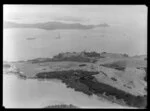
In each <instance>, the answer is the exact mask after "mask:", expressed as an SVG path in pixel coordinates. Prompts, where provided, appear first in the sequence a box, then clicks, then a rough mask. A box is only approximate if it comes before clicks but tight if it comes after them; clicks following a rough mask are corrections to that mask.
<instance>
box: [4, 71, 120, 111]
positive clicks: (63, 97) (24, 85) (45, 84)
mask: <svg viewBox="0 0 150 111" xmlns="http://www.w3.org/2000/svg"><path fill="white" fill-rule="evenodd" d="M54 104H73V105H75V106H78V107H94V108H95V107H121V106H119V105H116V104H112V103H109V102H105V101H101V100H98V99H97V97H96V96H92V97H88V96H87V95H85V94H83V93H81V92H75V91H74V89H70V88H67V87H66V85H65V84H63V83H61V81H60V80H46V81H39V80H36V79H28V80H23V79H19V78H18V77H16V76H15V75H6V74H4V76H3V105H4V106H5V107H6V108H42V107H45V106H48V105H54Z"/></svg>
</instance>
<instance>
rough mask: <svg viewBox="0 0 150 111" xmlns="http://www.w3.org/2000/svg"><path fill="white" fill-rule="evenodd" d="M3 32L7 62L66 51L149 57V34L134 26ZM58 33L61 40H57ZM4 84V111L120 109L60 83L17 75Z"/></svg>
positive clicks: (4, 81) (5, 76) (7, 79)
mask: <svg viewBox="0 0 150 111" xmlns="http://www.w3.org/2000/svg"><path fill="white" fill-rule="evenodd" d="M3 31H4V36H3V43H4V45H3V57H4V60H6V61H16V60H28V59H32V58H37V57H52V56H53V55H55V54H57V53H60V52H66V51H83V50H87V51H98V52H102V51H106V52H115V53H128V54H130V55H134V54H146V50H147V36H146V30H145V29H143V28H139V27H132V26H130V27H121V26H113V27H109V28H96V29H90V30H53V31H51V30H42V29H29V28H27V29H15V28H13V29H4V30H3ZM59 33H60V36H61V38H60V39H56V37H57V36H58V34H59ZM85 36H86V38H84V37H85ZM27 38H36V39H34V40H27ZM3 83H4V84H3V104H4V106H5V107H21V108H24V107H25V108H35V107H36V108H40V107H45V106H47V105H51V104H56V103H66V104H74V105H76V106H79V107H107V108H108V107H120V106H119V105H116V104H115V105H114V104H112V103H108V102H104V101H101V100H98V99H97V97H96V96H92V97H88V96H87V95H85V94H83V93H81V92H76V91H74V90H73V89H69V88H66V85H65V84H62V83H61V82H60V81H58V80H51V81H38V80H22V79H18V78H17V77H16V76H14V75H4V77H3Z"/></svg>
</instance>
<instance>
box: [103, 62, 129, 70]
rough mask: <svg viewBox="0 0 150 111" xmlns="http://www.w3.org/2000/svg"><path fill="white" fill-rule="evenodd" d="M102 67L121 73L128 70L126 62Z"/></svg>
mask: <svg viewBox="0 0 150 111" xmlns="http://www.w3.org/2000/svg"><path fill="white" fill-rule="evenodd" d="M101 66H104V67H108V68H113V69H117V70H121V71H124V70H125V69H126V63H125V62H124V61H117V62H113V63H110V64H102V65H101Z"/></svg>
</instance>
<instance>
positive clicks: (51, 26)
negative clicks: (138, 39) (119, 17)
mask: <svg viewBox="0 0 150 111" xmlns="http://www.w3.org/2000/svg"><path fill="white" fill-rule="evenodd" d="M96 27H109V25H108V24H106V23H103V24H99V25H82V24H80V23H72V24H71V23H70V24H69V23H63V22H45V23H34V24H23V23H15V22H8V21H5V22H4V28H38V29H44V30H56V29H92V28H96Z"/></svg>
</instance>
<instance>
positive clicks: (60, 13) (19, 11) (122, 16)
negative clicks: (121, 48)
mask: <svg viewBox="0 0 150 111" xmlns="http://www.w3.org/2000/svg"><path fill="white" fill-rule="evenodd" d="M4 20H5V21H15V22H22V23H35V22H47V21H63V22H77V23H83V24H100V23H108V24H131V23H132V24H138V25H142V26H145V25H146V24H147V7H146V6H145V5H4Z"/></svg>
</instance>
